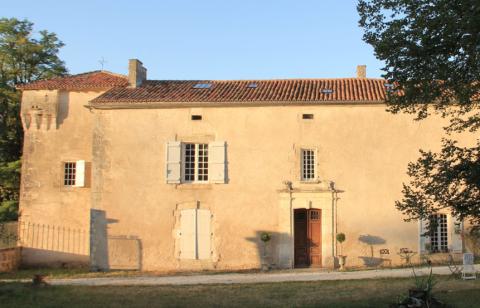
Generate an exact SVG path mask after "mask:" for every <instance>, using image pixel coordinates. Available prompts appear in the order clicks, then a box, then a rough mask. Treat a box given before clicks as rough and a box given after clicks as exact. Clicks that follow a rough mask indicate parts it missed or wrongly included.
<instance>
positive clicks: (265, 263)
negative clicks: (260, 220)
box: [260, 232, 272, 271]
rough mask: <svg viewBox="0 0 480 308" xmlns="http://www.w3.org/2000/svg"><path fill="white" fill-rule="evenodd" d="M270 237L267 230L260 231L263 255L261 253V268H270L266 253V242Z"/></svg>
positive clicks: (266, 269) (264, 269) (265, 269)
mask: <svg viewBox="0 0 480 308" xmlns="http://www.w3.org/2000/svg"><path fill="white" fill-rule="evenodd" d="M271 239H272V236H271V235H270V233H268V232H262V234H261V235H260V240H262V242H263V255H262V270H263V271H268V270H269V269H270V262H269V260H268V259H269V256H268V254H267V243H268V242H269V241H270V240H271Z"/></svg>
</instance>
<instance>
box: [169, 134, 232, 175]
mask: <svg viewBox="0 0 480 308" xmlns="http://www.w3.org/2000/svg"><path fill="white" fill-rule="evenodd" d="M166 152H167V153H166V179H167V183H225V182H226V169H227V168H226V145H225V142H224V141H221V142H219V141H216V142H210V143H208V144H207V143H181V142H179V141H171V142H168V143H167V147H166Z"/></svg>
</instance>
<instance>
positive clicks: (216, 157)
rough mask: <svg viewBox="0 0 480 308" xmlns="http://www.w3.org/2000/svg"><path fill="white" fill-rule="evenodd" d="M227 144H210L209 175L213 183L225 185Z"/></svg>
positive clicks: (219, 142) (217, 142) (218, 142)
mask: <svg viewBox="0 0 480 308" xmlns="http://www.w3.org/2000/svg"><path fill="white" fill-rule="evenodd" d="M225 150H226V146H225V142H224V141H215V142H210V143H209V144H208V164H209V168H208V173H209V178H210V182H211V183H225V181H226V179H225V177H226V169H227V166H226V159H225V157H226V155H225Z"/></svg>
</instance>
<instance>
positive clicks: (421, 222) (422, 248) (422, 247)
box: [418, 220, 430, 254]
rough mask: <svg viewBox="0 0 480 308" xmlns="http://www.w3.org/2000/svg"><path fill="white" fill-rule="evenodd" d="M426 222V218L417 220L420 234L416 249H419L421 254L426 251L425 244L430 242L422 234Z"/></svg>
mask: <svg viewBox="0 0 480 308" xmlns="http://www.w3.org/2000/svg"><path fill="white" fill-rule="evenodd" d="M427 224H428V220H419V221H418V234H419V236H420V238H419V248H418V249H419V250H420V253H421V254H425V253H428V251H427V249H426V245H425V244H427V243H430V238H428V237H426V236H424V234H425V233H426V232H427Z"/></svg>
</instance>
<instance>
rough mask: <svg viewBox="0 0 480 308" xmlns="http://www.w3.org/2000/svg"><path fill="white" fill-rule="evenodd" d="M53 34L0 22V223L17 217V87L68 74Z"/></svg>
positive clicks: (26, 25) (28, 24)
mask: <svg viewBox="0 0 480 308" xmlns="http://www.w3.org/2000/svg"><path fill="white" fill-rule="evenodd" d="M62 46H63V43H62V42H61V41H59V40H58V38H57V36H56V35H55V34H54V33H51V32H48V31H45V30H44V31H40V32H39V33H38V35H34V32H33V23H31V22H29V21H27V20H18V19H16V18H1V19H0V222H1V221H5V220H13V219H16V217H17V209H18V198H19V186H20V157H21V155H22V145H23V132H22V126H21V121H20V94H19V92H18V91H16V89H15V86H16V85H17V84H19V83H28V82H32V81H35V80H39V79H45V78H51V77H54V76H58V75H63V74H65V73H66V68H65V65H64V62H63V61H61V60H60V58H59V57H58V51H59V49H60V48H61V47H62Z"/></svg>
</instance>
